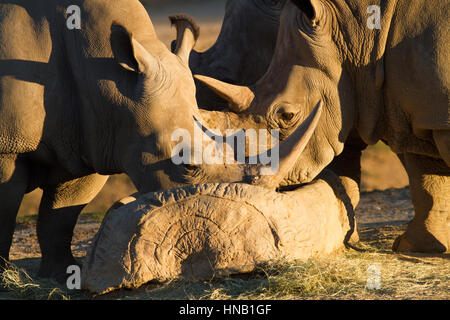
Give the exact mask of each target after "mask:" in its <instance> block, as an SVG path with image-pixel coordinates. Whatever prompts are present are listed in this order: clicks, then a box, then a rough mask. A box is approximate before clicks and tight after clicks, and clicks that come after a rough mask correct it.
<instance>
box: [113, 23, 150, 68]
mask: <svg viewBox="0 0 450 320" xmlns="http://www.w3.org/2000/svg"><path fill="white" fill-rule="evenodd" d="M111 49H112V51H113V55H114V59H115V60H116V61H117V63H118V64H119V65H120V66H122V67H123V68H124V69H126V70H129V71H133V72H136V73H148V72H150V71H151V70H152V68H153V66H154V65H155V64H157V61H156V59H155V58H154V57H153V56H152V55H150V53H148V51H147V50H146V49H145V48H144V47H143V46H142V45H141V44H140V43H139V42H138V41H137V40H136V39H134V38H133V36H132V35H131V33H129V32H128V31H127V29H125V28H124V27H123V26H121V25H119V24H116V23H113V25H112V26H111ZM154 70H155V69H154Z"/></svg>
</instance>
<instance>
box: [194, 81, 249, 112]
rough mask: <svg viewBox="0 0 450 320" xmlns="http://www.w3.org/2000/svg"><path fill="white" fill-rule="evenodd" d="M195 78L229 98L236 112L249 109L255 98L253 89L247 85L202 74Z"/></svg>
mask: <svg viewBox="0 0 450 320" xmlns="http://www.w3.org/2000/svg"><path fill="white" fill-rule="evenodd" d="M194 78H195V79H197V80H199V81H200V82H202V83H204V84H205V85H207V86H208V87H209V88H211V89H212V90H213V91H214V92H215V93H216V94H217V95H219V96H220V97H221V98H223V99H225V100H227V101H228V103H229V107H230V109H231V110H232V111H234V112H236V113H241V112H243V111H245V110H247V109H248V108H249V107H250V105H251V103H252V101H253V99H254V98H255V95H254V93H253V92H252V90H251V89H250V88H249V87H246V86H237V85H233V84H229V83H226V82H223V81H220V80H216V79H214V78H211V77H207V76H201V75H195V76H194Z"/></svg>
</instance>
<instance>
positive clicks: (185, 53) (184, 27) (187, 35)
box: [169, 14, 200, 66]
mask: <svg viewBox="0 0 450 320" xmlns="http://www.w3.org/2000/svg"><path fill="white" fill-rule="evenodd" d="M169 20H170V22H171V23H172V25H174V26H175V28H176V30H177V40H176V41H175V42H173V43H172V52H173V53H174V54H176V55H177V56H179V57H180V58H181V60H182V61H183V63H184V64H185V65H187V66H188V65H189V56H190V54H191V51H192V49H194V46H195V44H196V43H197V40H198V37H199V36H200V27H199V26H198V25H197V23H196V22H195V21H194V19H193V18H192V17H190V16H188V15H186V14H177V15H173V16H169Z"/></svg>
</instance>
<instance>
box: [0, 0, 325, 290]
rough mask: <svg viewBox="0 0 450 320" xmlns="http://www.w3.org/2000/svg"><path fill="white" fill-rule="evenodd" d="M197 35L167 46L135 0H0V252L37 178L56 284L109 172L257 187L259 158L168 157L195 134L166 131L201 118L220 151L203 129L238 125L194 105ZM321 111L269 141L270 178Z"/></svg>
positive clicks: (161, 183) (44, 242)
mask: <svg viewBox="0 0 450 320" xmlns="http://www.w3.org/2000/svg"><path fill="white" fill-rule="evenodd" d="M77 19H78V21H77ZM194 37H195V30H192V29H190V28H187V29H186V31H185V32H184V36H183V38H184V39H185V41H183V43H184V45H182V46H180V47H179V48H177V50H176V52H175V53H172V52H170V50H169V49H168V48H166V46H165V45H164V44H163V43H162V42H161V41H160V40H159V39H158V38H157V36H156V33H155V30H154V28H153V25H152V22H151V20H150V18H149V15H148V13H147V11H146V10H145V8H144V7H143V6H142V5H141V4H140V2H139V1H137V0H116V1H113V2H111V1H107V0H71V1H60V0H45V1H33V0H5V1H2V2H1V4H0V43H1V45H0V202H1V203H2V205H1V208H0V257H1V258H2V259H0V260H3V259H5V260H7V259H8V256H9V249H10V246H11V242H12V237H13V233H14V228H15V219H16V215H17V211H18V208H19V205H20V202H21V200H22V197H23V195H24V194H25V193H27V192H30V191H32V190H33V189H35V188H37V187H40V188H42V189H43V197H42V200H41V203H40V208H39V215H38V221H37V235H38V240H39V245H40V248H41V253H42V259H41V264H40V268H39V271H38V276H40V277H50V278H56V279H57V280H59V281H64V279H65V277H66V270H67V267H68V266H70V265H75V264H77V261H76V260H75V259H74V257H73V255H72V252H71V248H70V245H71V239H72V235H73V229H74V226H75V224H76V221H77V217H78V215H79V213H80V211H81V210H82V209H83V207H84V206H85V205H86V204H87V203H89V202H90V201H91V200H92V199H93V198H94V197H95V196H96V194H97V193H98V192H99V191H100V189H101V188H102V187H103V185H104V183H105V181H106V180H107V175H111V174H116V173H126V174H128V176H130V178H131V179H132V181H133V182H134V184H135V185H136V187H137V189H138V191H140V192H141V193H146V192H151V191H158V190H163V189H170V188H176V187H182V186H186V185H190V184H195V183H204V182H214V183H222V182H245V181H248V182H251V183H252V184H255V185H259V177H260V176H262V174H261V172H262V169H270V168H268V167H267V164H254V163H252V164H250V162H249V161H241V162H235V163H233V164H230V163H220V162H219V163H210V164H208V163H197V162H195V161H192V159H188V160H189V161H187V162H181V163H176V162H175V161H174V160H173V156H174V150H175V151H176V152H180V153H182V152H184V150H186V151H188V150H190V149H194V148H195V145H194V144H195V143H194V141H192V143H191V144H189V143H188V142H185V145H187V147H188V148H185V149H180V150H178V149H177V147H178V146H179V145H180V142H179V140H174V139H173V133H174V132H175V131H177V130H179V129H183V130H184V132H187V133H189V134H191V135H192V136H193V135H194V134H195V130H196V129H198V127H201V130H200V132H201V133H202V134H203V135H202V136H201V139H200V145H201V146H202V145H203V144H206V145H207V146H211V144H212V146H213V149H218V148H220V147H221V146H222V144H219V143H218V141H219V140H216V139H212V138H209V137H212V136H211V132H212V131H211V130H210V129H207V128H214V129H221V132H224V131H222V129H226V128H227V124H228V123H234V124H235V125H239V124H240V122H239V121H238V119H239V117H238V115H236V113H230V112H226V111H224V112H217V111H216V112H210V111H207V110H200V109H199V108H198V105H197V101H196V97H195V93H196V87H195V83H194V78H193V76H192V73H191V71H190V69H189V55H190V51H191V50H192V47H190V46H188V44H189V43H192V41H189V40H190V39H192V38H194ZM321 112H322V107H321V105H320V104H318V106H317V108H316V109H315V111H314V112H313V113H312V114H311V116H310V117H309V118H308V121H306V122H305V123H304V124H303V125H300V126H299V127H298V128H297V130H296V131H295V132H293V134H292V135H291V136H290V137H289V138H288V139H286V140H285V141H283V142H282V143H280V144H279V145H278V148H277V149H279V155H280V156H279V166H278V170H277V171H273V172H272V174H271V175H272V176H273V178H274V179H276V178H275V176H278V177H279V179H282V176H283V175H284V174H285V173H286V172H288V171H289V170H290V166H291V165H292V159H293V158H294V157H297V156H298V155H296V153H300V152H302V150H303V149H304V148H305V147H306V144H307V143H308V141H309V138H310V137H311V136H312V132H313V131H314V129H315V126H316V125H317V123H318V119H319V117H320V114H321ZM203 132H204V133H203ZM213 137H214V138H217V137H218V136H217V135H214V136H213ZM219 138H221V139H225V137H219ZM193 145H194V146H193ZM189 148H190V149H189ZM274 150H275V149H274ZM176 152H175V153H176ZM192 157H194V158H195V154H194V155H192ZM265 171H266V173H267V172H268V171H267V170H265Z"/></svg>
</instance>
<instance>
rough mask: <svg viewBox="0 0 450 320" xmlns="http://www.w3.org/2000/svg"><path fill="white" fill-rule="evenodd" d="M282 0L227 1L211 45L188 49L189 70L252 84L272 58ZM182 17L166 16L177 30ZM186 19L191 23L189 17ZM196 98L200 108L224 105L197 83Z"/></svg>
mask: <svg viewBox="0 0 450 320" xmlns="http://www.w3.org/2000/svg"><path fill="white" fill-rule="evenodd" d="M285 2H286V0H228V1H227V3H226V8H225V16H224V20H223V23H222V28H221V31H220V34H219V37H218V39H217V41H216V42H215V44H214V45H213V46H212V47H211V48H209V49H208V50H207V51H205V52H197V51H192V53H191V56H190V63H189V66H190V68H191V70H192V72H193V73H194V74H199V75H205V76H209V77H212V78H215V79H218V80H222V81H225V82H228V83H232V84H238V85H250V84H253V83H255V82H256V81H257V80H258V79H260V78H261V77H262V76H263V75H264V73H265V72H266V71H267V68H268V67H269V64H270V61H271V60H272V56H273V52H274V50H275V44H276V39H277V34H278V27H279V24H280V14H281V10H282V8H283V6H284V3H285ZM186 18H187V17H185V16H184V17H183V16H180V15H176V16H171V17H170V19H171V21H172V23H173V24H175V25H176V26H177V29H179V28H182V27H183V20H185V19H186ZM187 19H188V20H190V19H189V18H187ZM190 22H191V23H192V24H193V25H195V23H194V22H193V21H192V20H190ZM197 30H199V29H198V28H197ZM243 31H244V32H243ZM179 35H180V34H179ZM180 39H182V38H180V37H179V36H178V40H177V41H174V42H173V43H172V48H173V49H174V48H175V47H177V45H179V43H180ZM197 101H198V104H199V106H200V107H201V108H217V107H226V106H227V103H226V101H225V100H223V99H220V98H219V97H218V96H217V95H215V94H214V93H213V92H211V90H209V89H208V88H207V87H206V86H204V85H202V84H201V82H199V83H197Z"/></svg>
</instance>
